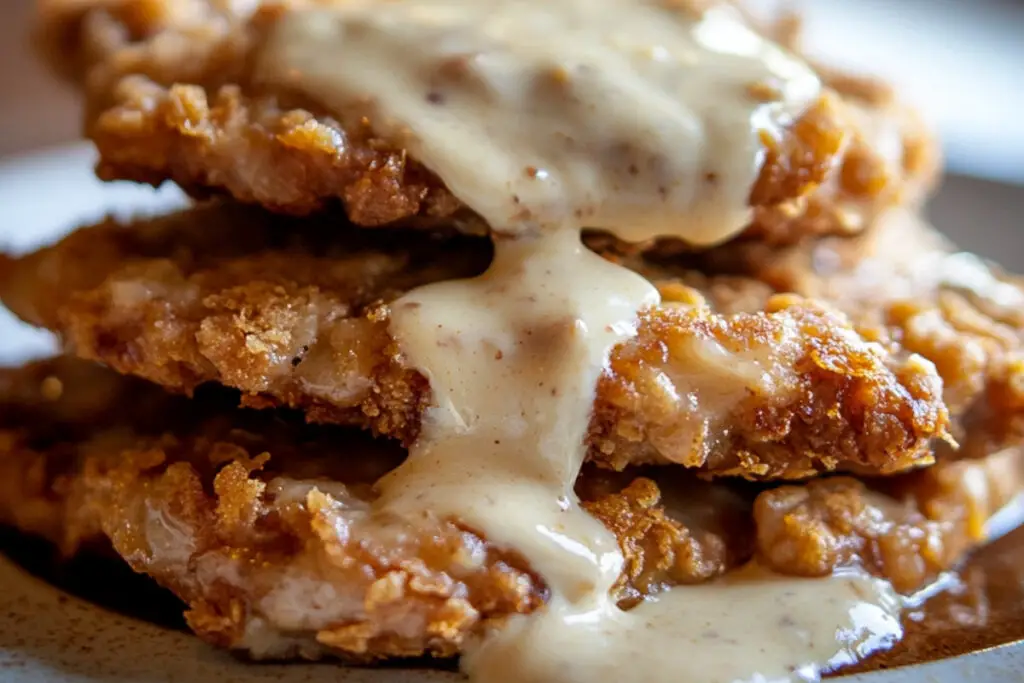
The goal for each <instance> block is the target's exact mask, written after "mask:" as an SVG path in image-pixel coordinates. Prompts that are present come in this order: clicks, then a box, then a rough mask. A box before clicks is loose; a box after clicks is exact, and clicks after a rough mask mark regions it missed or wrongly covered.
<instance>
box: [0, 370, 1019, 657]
mask: <svg viewBox="0 0 1024 683" xmlns="http://www.w3.org/2000/svg"><path fill="white" fill-rule="evenodd" d="M97 391H99V393H97ZM294 418H295V416H293V415H291V416H290V415H288V414H281V413H271V412H265V411H262V412H258V411H245V410H238V409H235V408H233V407H232V401H231V400H230V399H229V397H227V396H226V395H225V392H224V391H223V390H219V389H211V390H210V391H205V392H201V393H200V394H199V395H197V396H196V397H195V398H194V399H186V398H183V397H175V396H172V395H169V394H165V393H163V392H162V391H161V390H160V389H159V388H157V387H155V386H153V385H149V384H147V383H144V382H141V381H139V380H134V379H131V378H127V377H124V376H119V375H116V374H115V373H113V372H111V371H109V370H103V369H100V368H98V367H96V366H92V365H90V364H87V363H84V362H81V361H76V360H73V359H68V358H63V359H57V360H52V361H44V362H40V363H36V364H33V365H30V366H27V367H26V368H23V369H21V370H3V371H0V521H3V522H6V523H10V524H14V525H16V526H18V527H20V528H22V529H23V530H26V531H29V532H31V533H36V534H40V535H44V536H46V537H48V538H50V539H51V540H53V541H55V542H56V543H58V544H59V545H60V546H61V547H62V549H63V550H64V552H66V553H71V552H74V551H75V550H76V548H77V547H79V546H80V545H81V544H83V543H86V542H89V541H91V540H95V539H97V538H107V539H108V540H109V541H110V542H111V544H112V545H113V548H114V550H115V551H116V552H117V553H118V554H119V555H120V556H121V557H123V558H124V559H125V560H126V561H127V562H128V563H129V564H130V565H131V566H132V567H133V568H135V569H136V570H137V571H139V572H143V573H146V574H148V575H150V576H151V577H153V578H154V579H155V580H157V581H158V582H159V583H160V584H162V585H163V586H165V587H167V588H169V589H171V590H172V591H174V592H175V593H176V594H177V595H178V596H180V597H181V598H182V599H183V600H184V601H185V602H186V603H187V604H188V607H189V611H188V614H187V616H188V621H189V624H190V625H191V626H192V628H193V629H195V630H196V632H197V633H198V634H199V635H200V636H201V637H203V638H204V639H206V640H208V641H210V642H212V643H214V644H217V645H219V646H222V647H227V648H232V649H236V650H240V651H243V652H247V653H248V654H250V655H252V656H254V657H257V658H296V657H305V658H319V657H323V656H328V655H330V656H337V657H342V658H345V659H349V660H355V661H369V660H374V659H380V658H389V657H403V656H410V655H419V654H422V653H430V654H434V655H438V656H450V655H455V654H458V653H459V652H460V651H461V648H462V645H463V643H464V642H465V639H466V638H467V637H468V636H470V635H471V634H475V633H479V632H480V629H482V628H486V627H488V626H490V625H495V624H500V622H501V620H502V619H504V618H505V617H507V616H509V615H512V614H522V613H527V612H530V611H532V610H533V609H536V608H537V607H538V606H540V605H541V604H542V603H543V601H544V600H545V599H546V591H545V588H544V585H543V583H542V582H541V581H540V580H539V579H538V578H537V577H536V576H534V575H533V574H532V573H531V572H530V571H529V568H528V567H526V566H525V565H524V564H523V562H522V560H521V559H520V558H519V557H518V556H517V555H516V554H515V553H511V552H507V551H504V550H502V549H500V548H497V547H495V546H494V545H492V544H490V543H489V542H488V541H487V540H486V539H485V538H483V537H481V536H480V535H479V534H476V533H474V532H473V531H472V530H469V529H466V528H463V527H461V526H460V525H458V524H456V523H452V522H450V521H441V520H437V519H435V518H433V517H431V516H430V514H429V512H430V511H429V510H425V511H424V516H423V517H422V518H417V519H416V520H401V519H396V518H394V517H391V516H388V515H385V514H382V513H380V512H374V511H373V509H372V501H373V499H374V493H373V489H372V483H373V482H374V481H376V480H377V479H378V478H379V477H380V476H382V475H383V474H385V473H386V472H387V471H389V470H390V469H391V468H393V467H395V466H396V465H397V464H398V463H400V462H401V459H402V457H403V452H402V451H401V449H399V448H397V447H395V446H394V445H389V444H388V443H387V442H380V441H378V442H371V441H370V440H368V439H367V438H366V437H365V436H361V435H360V434H359V433H357V432H351V431H346V430H341V429H338V428H336V427H317V426H312V425H306V424H303V423H301V421H298V420H296V419H294ZM965 468H968V469H972V470H973V469H980V470H984V472H985V473H986V476H985V478H984V479H982V481H984V482H987V484H985V485H984V486H980V487H979V477H978V476H977V474H978V472H973V471H970V472H969V471H967V469H965ZM645 474H648V475H650V476H651V477H652V478H650V479H648V478H643V477H640V478H637V477H636V474H635V473H623V474H612V473H607V472H603V471H600V470H594V469H587V470H585V471H584V473H583V474H582V475H581V477H580V480H579V481H578V482H577V490H578V491H579V493H580V495H581V497H582V498H583V500H584V505H585V506H586V508H587V509H588V510H589V511H590V512H591V513H592V514H594V515H595V516H596V517H597V518H598V519H600V520H601V521H602V522H603V523H605V524H606V525H607V526H608V527H609V528H610V529H611V530H612V531H613V532H614V533H615V534H616V536H617V537H618V539H619V543H620V546H621V547H622V549H623V553H624V556H625V572H624V574H623V577H622V578H621V580H620V582H619V584H618V586H617V591H618V597H619V598H620V601H621V602H622V604H623V605H624V606H626V607H629V606H631V605H633V604H635V603H636V602H637V601H638V600H640V599H642V598H643V597H644V596H647V595H650V594H652V593H656V592H658V591H660V590H663V589H665V588H668V587H670V586H673V585H678V584H692V583H698V582H701V581H705V580H707V579H709V578H713V577H715V576H718V575H721V574H722V573H724V572H728V571H730V570H732V569H734V568H737V567H739V566H740V565H742V564H744V563H745V562H747V561H748V560H750V559H751V557H752V556H753V555H754V554H755V538H756V542H757V546H756V552H757V557H758V558H759V561H761V562H762V563H765V564H767V565H768V566H770V567H772V568H774V569H775V570H776V571H779V572H783V573H790V574H796V575H817V574H819V573H827V572H828V571H831V570H832V569H833V568H837V567H840V566H849V565H857V564H859V565H862V566H863V567H865V568H866V569H868V570H869V571H871V572H874V573H876V574H878V575H880V576H884V577H888V578H890V579H892V580H893V581H895V582H897V585H899V586H900V587H901V588H902V589H905V590H910V589H913V588H916V587H918V586H919V585H921V583H922V582H924V581H926V580H928V579H929V578H932V577H933V576H934V573H935V572H936V571H939V570H942V569H946V568H948V567H949V566H950V565H951V563H953V562H955V561H956V560H958V559H959V557H961V556H962V554H963V552H965V551H966V550H967V549H969V548H970V547H972V546H973V545H975V544H976V543H978V542H979V541H980V539H981V538H982V535H983V534H982V523H983V522H984V521H985V519H986V518H987V517H988V516H989V515H990V514H991V513H992V512H993V511H994V510H995V509H996V508H997V507H998V505H999V504H1000V501H1005V500H1007V499H1008V498H1009V496H1010V495H1012V494H1014V493H1016V492H1017V491H1019V490H1020V489H1021V484H1022V482H1021V474H1022V469H1021V458H1020V456H1019V455H1018V454H1014V455H1013V456H1010V455H1003V456H999V458H993V459H990V460H986V461H969V462H968V461H959V462H957V461H948V462H943V463H940V464H938V465H936V466H935V467H934V468H932V469H931V470H926V471H923V472H915V473H911V474H908V475H901V476H898V477H894V478H891V479H889V480H886V481H884V482H874V483H872V484H871V485H870V489H868V488H865V487H864V486H862V485H860V484H859V483H856V482H852V480H847V479H845V478H840V479H833V480H824V481H820V482H819V481H815V482H812V483H811V484H810V485H808V487H807V488H803V487H793V486H785V487H783V488H780V489H770V488H769V489H764V488H763V487H755V486H751V485H743V486H733V485H727V484H723V483H721V482H717V481H716V482H714V483H707V482H702V481H698V480H696V479H694V478H692V477H688V476H686V475H685V473H681V472H680V471H679V470H673V469H667V468H660V469H659V470H657V471H654V470H648V471H647V472H645ZM851 482H852V483H851ZM751 504H753V510H754V512H753V514H752V513H751ZM867 505H870V506H874V508H873V509H870V510H867V511H866V512H865V510H866V508H865V506H867ZM850 520H854V521H853V522H850ZM916 529H924V530H925V531H926V532H927V536H926V538H927V540H928V543H920V542H916V540H919V539H918V537H916V536H914V530H916ZM893 530H895V531H893ZM872 534H874V535H872ZM889 536H893V537H896V538H899V539H911V540H912V541H914V542H908V543H889V544H888V545H887V546H886V548H885V552H884V553H880V552H878V551H877V547H878V545H879V544H883V545H884V544H885V539H886V538H888V537H889ZM879 539H881V540H879ZM794 547H795V548H797V549H798V550H797V552H790V551H791V550H792V548H794ZM324 595H330V596H331V598H330V600H327V601H324V600H323V597H322V596H324Z"/></svg>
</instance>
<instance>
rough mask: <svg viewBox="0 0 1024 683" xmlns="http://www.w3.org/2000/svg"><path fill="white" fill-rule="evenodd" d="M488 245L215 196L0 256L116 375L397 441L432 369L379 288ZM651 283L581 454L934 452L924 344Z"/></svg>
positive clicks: (890, 465) (459, 263) (721, 460)
mask: <svg viewBox="0 0 1024 683" xmlns="http://www.w3.org/2000/svg"><path fill="white" fill-rule="evenodd" d="M490 254H491V250H490V244H489V241H488V240H487V239H484V238H472V237H464V236H463V237H456V238H454V239H449V240H441V239H438V238H436V237H432V236H430V235H426V234H423V233H422V232H416V231H412V232H409V231H406V232H397V233H396V232H391V231H383V230H376V231H359V230H348V231H339V230H337V229H335V228H334V227H333V225H330V224H327V225H325V224H324V223H323V222H320V221H318V220H315V219H312V218H303V219H290V218H286V217H282V216H274V215H272V214H269V213H267V212H265V211H262V210H260V209H258V208H253V207H244V206H238V205H234V204H228V205H209V206H206V207H203V208H198V209H194V210H190V211H186V212H182V213H179V214H175V215H171V216H167V217H164V218H159V219H156V220H153V221H149V222H140V223H137V224H134V225H128V226H122V225H119V224H117V223H115V222H106V223H103V224H100V225H98V226H95V227H93V228H87V229H83V230H80V231H78V232H76V233H74V234H72V235H71V236H70V237H68V238H67V239H65V240H64V241H63V242H61V243H60V244H58V245H57V246H55V247H52V248H49V249H44V250H42V251H39V252H37V253H35V254H33V255H30V256H27V257H24V258H22V259H18V260H11V259H9V260H6V261H0V298H2V300H3V301H4V303H5V304H6V305H7V306H8V307H9V308H11V310H13V311H14V312H15V313H16V314H18V315H19V316H21V317H22V318H23V319H25V320H27V321H29V322H32V323H34V324H37V325H43V326H46V327H49V328H50V329H53V330H55V331H57V332H58V333H59V334H60V335H61V336H62V337H63V339H64V341H65V343H66V345H67V348H68V349H69V350H70V351H71V352H72V353H74V354H77V355H79V356H80V357H82V358H87V359H90V360H98V361H101V362H103V363H105V364H107V365H109V366H111V367H112V368H114V369H116V370H118V371H120V372H124V373H130V374H136V375H139V376H141V377H144V378H146V379H149V380H152V381H154V382H157V383H159V384H162V385H164V386H165V387H168V388H170V389H172V390H175V391H182V392H186V393H188V392H191V391H193V390H194V389H195V388H196V387H197V386H199V385H200V384H202V383H205V382H211V381H212V382H219V383H221V384H225V385H227V386H230V387H233V388H236V389H240V390H241V391H242V392H243V401H244V403H245V404H246V405H249V406H270V405H283V406H290V407H295V408H301V409H304V410H305V411H306V415H307V417H308V419H310V420H312V421H318V422H335V423H345V424H359V425H362V426H366V427H369V428H371V429H373V430H374V431H375V432H376V433H378V434H386V435H390V436H394V437H397V438H399V439H400V440H402V441H403V442H404V443H406V444H408V443H410V442H411V441H412V440H413V439H414V438H415V436H416V434H417V430H418V428H419V418H420V415H421V413H422V411H423V410H424V408H425V407H426V405H427V402H428V401H429V386H428V383H427V381H426V379H425V378H424V377H423V376H422V375H420V374H419V373H418V372H416V371H415V370H413V369H411V368H409V367H408V366H407V365H405V364H404V362H403V359H402V356H401V353H400V350H399V349H398V348H397V345H396V344H395V342H394V340H393V339H392V338H391V337H390V335H389V333H388V316H389V311H388V305H387V304H388V302H389V301H391V300H393V299H394V298H395V297H397V296H398V295H400V294H401V293H402V292H404V291H407V290H408V289H410V288H412V287H415V286H417V285H421V284H424V283H427V282H433V281H438V280H442V279H451V278H455V277H465V276H469V275H473V274H475V273H479V272H481V271H483V270H484V269H485V267H486V265H487V263H488V260H489V258H490ZM625 265H627V266H630V267H635V268H637V269H640V270H643V269H644V268H645V267H646V262H645V261H643V260H632V261H627V262H625ZM685 274H686V273H685V272H683V275H684V276H685ZM661 285H662V288H663V289H664V290H665V291H666V292H667V293H668V295H669V299H671V300H670V301H669V302H668V303H666V304H665V305H663V306H660V307H657V308H654V309H651V310H647V311H644V312H642V313H641V315H640V319H639V332H638V334H637V336H636V337H635V338H634V339H632V340H630V341H628V342H625V343H623V344H621V345H619V346H618V347H617V348H616V349H614V350H613V353H612V357H611V360H610V364H609V369H608V371H607V372H606V373H605V375H604V376H603V378H602V379H601V381H600V383H599V386H598V392H597V393H598V396H597V402H596V405H595V411H594V418H593V420H592V424H591V429H590V435H589V444H590V460H592V461H594V462H597V463H599V464H602V465H604V466H608V467H612V468H615V469H622V468H624V467H626V466H627V465H637V464H643V463H679V464H682V465H684V466H686V467H690V468H699V469H701V470H702V471H704V472H706V473H711V474H716V475H726V474H734V475H741V476H744V477H748V478H752V479H771V478H801V477H805V476H809V475H813V474H816V473H818V472H820V471H831V470H836V469H840V470H845V471H854V472H870V473H880V474H884V473H891V472H896V471H901V470H905V469H908V468H910V467H914V466H918V465H921V464H927V463H929V462H931V459H932V450H931V446H930V441H931V440H932V439H934V438H942V437H944V436H945V434H946V426H947V422H948V415H947V412H946V409H945V406H944V405H943V402H942V398H941V395H942V384H941V381H939V379H938V376H937V375H936V373H935V369H934V367H933V366H932V365H931V363H929V362H928V361H926V360H923V359H922V358H920V357H918V356H914V355H909V354H905V353H902V352H901V351H899V350H898V349H895V350H892V351H889V352H886V351H884V350H883V348H882V347H881V346H880V345H878V344H873V343H869V342H867V341H865V340H864V339H863V338H862V337H860V336H859V335H858V334H857V333H856V332H855V331H854V330H853V329H852V327H851V326H850V325H849V323H848V322H847V321H846V320H845V318H844V317H843V316H842V315H841V314H838V313H835V312H833V311H830V310H828V309H826V308H824V307H822V306H820V305H818V304H815V303H813V302H810V301H804V300H799V299H795V298H792V297H782V298H775V299H768V300H766V302H765V304H764V307H763V309H761V310H759V311H757V312H752V313H741V314H735V315H721V314H718V313H716V312H714V311H713V310H712V309H711V308H709V307H708V306H706V305H704V304H703V303H702V301H701V296H700V294H699V293H698V292H697V290H694V289H692V288H686V287H683V286H680V285H678V276H672V278H671V279H670V278H666V279H663V280H662V281H661ZM709 291H710V290H709Z"/></svg>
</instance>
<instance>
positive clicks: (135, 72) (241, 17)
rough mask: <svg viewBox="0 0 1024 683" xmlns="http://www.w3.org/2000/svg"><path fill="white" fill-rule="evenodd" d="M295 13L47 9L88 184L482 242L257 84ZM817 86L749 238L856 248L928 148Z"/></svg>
mask: <svg viewBox="0 0 1024 683" xmlns="http://www.w3.org/2000/svg"><path fill="white" fill-rule="evenodd" d="M303 4H305V3H303V2H302V0H274V1H271V0H263V1H262V2H251V3H250V2H247V3H231V2H222V1H218V0H188V1H187V2H180V1H178V0H92V1H91V2H90V1H88V0H85V1H83V0H49V2H44V3H43V5H42V16H41V24H42V29H41V34H42V42H43V44H44V46H45V49H46V51H47V53H48V54H49V55H50V56H51V58H52V59H51V61H53V62H55V63H56V64H57V66H58V68H59V69H60V70H62V71H64V72H65V73H69V74H72V75H75V76H76V78H77V79H78V80H79V81H80V82H82V84H83V88H84V91H85V95H86V102H87V112H88V113H87V116H86V130H87V133H88V135H89V137H90V138H91V139H93V140H94V141H95V143H96V145H97V147H98V149H99V152H100V162H99V166H98V173H99V175H100V176H101V177H102V178H105V179H129V180H135V181H140V182H146V183H153V184H159V183H161V182H164V181H167V180H170V181H173V182H175V183H177V184H179V185H181V186H182V187H184V188H185V189H186V190H188V191H190V192H192V193H193V194H196V195H200V196H202V195H207V194H209V193H228V194H231V195H232V196H234V197H235V198H237V199H240V200H242V201H246V202H257V203H260V204H262V205H264V206H266V207H268V208H271V209H274V210H277V211H283V212H289V213H295V214H306V213H309V212H312V211H317V210H320V209H322V208H324V207H325V206H329V205H332V204H335V203H338V202H340V203H341V204H342V205H343V206H344V207H345V209H346V211H347V213H348V216H349V218H350V219H351V220H352V221H353V222H354V223H356V224H359V225H366V226H376V225H383V224H390V223H394V222H396V221H403V222H405V223H410V222H411V223H415V224H426V225H428V226H430V225H433V224H434V223H435V222H436V221H437V220H438V219H439V218H446V219H449V220H452V219H455V220H456V221H457V222H458V223H459V225H460V227H462V228H463V229H466V230H471V231H479V230H482V229H484V226H483V224H482V222H481V221H480V220H479V219H477V218H475V216H474V215H473V214H472V213H471V212H469V211H468V210H467V209H465V207H463V206H462V204H461V202H459V201H458V200H456V199H455V198H454V197H452V196H451V194H450V193H449V192H448V191H447V189H446V188H445V187H444V185H443V183H442V182H441V181H440V180H439V179H438V178H436V177H435V176H434V175H433V174H431V173H430V172H429V171H427V170H425V169H424V168H422V167H421V166H420V165H419V164H418V163H417V162H416V161H415V160H414V159H411V158H409V157H408V155H407V154H406V153H405V151H404V150H402V149H396V148H395V147H394V146H392V145H389V144H388V143H387V142H386V141H383V140H380V139H377V138H375V137H374V135H373V131H372V129H370V128H366V127H365V126H364V127H362V128H360V129H358V130H355V129H348V130H346V129H345V128H343V126H342V125H341V124H340V123H339V122H338V120H337V118H336V117H334V116H332V115H331V113H329V112H328V111H327V110H326V109H325V108H324V107H323V106H321V105H320V104H318V103H317V102H315V101H309V99H308V98H307V97H300V96H297V95H296V93H294V92H287V91H282V90H274V89H271V88H269V87H268V85H267V84H266V83H265V82H262V81H261V80H260V78H259V74H258V73H255V64H256V62H257V61H258V59H257V57H258V55H259V54H260V50H261V49H262V48H263V45H264V43H265V42H266V36H267V34H268V31H269V29H270V27H271V26H272V25H273V23H274V22H275V21H277V20H278V19H279V18H280V16H281V15H282V13H283V12H286V11H294V10H295V8H297V7H300V6H302V5H303ZM703 4H707V3H703ZM824 75H825V76H826V81H827V82H828V84H829V85H831V86H832V87H831V88H829V89H827V92H826V94H825V96H824V97H823V98H822V99H821V100H820V101H819V102H818V103H817V104H816V105H814V106H812V107H811V108H810V109H809V110H808V111H807V112H806V113H805V114H804V115H803V116H802V117H800V118H799V119H798V120H797V121H795V122H794V123H793V124H792V125H791V126H789V127H788V128H786V129H785V130H784V131H781V132H779V131H765V135H764V140H765V146H766V153H765V161H764V163H763V166H762V168H761V173H760V177H759V179H758V181H757V182H756V183H755V185H754V187H753V189H752V192H751V195H750V205H751V206H752V207H753V208H754V216H753V220H752V223H751V225H750V227H749V229H748V233H749V234H750V235H751V236H754V237H757V238H759V239H762V240H765V241H769V242H780V241H792V240H793V239H795V238H798V237H799V236H801V235H804V234H808V233H811V234H819V233H850V232H857V231H859V230H861V229H862V228H863V227H864V226H865V225H868V224H870V222H871V220H872V218H873V217H874V215H875V214H876V213H877V212H878V211H879V210H880V209H882V208H884V207H886V206H889V205H892V204H895V203H899V202H902V203H907V204H914V203H917V202H919V201H921V200H922V198H923V197H924V195H925V194H926V193H927V191H928V190H929V189H930V187H931V185H932V184H933V182H934V179H935V177H936V175H937V171H938V167H939V162H938V155H937V152H936V149H937V146H936V144H935V142H934V140H933V139H932V138H931V137H930V135H929V134H928V133H927V132H926V131H925V129H924V127H923V126H922V124H921V122H920V121H919V120H918V119H917V117H916V116H915V115H914V114H913V113H911V112H909V111H908V110H907V109H906V108H905V107H903V106H901V105H899V104H898V103H896V102H894V101H892V98H890V97H880V96H878V90H879V89H878V88H876V89H870V88H865V87H863V86H862V85H860V84H861V82H860V81H857V80H855V79H850V78H846V77H841V76H833V75H832V74H830V73H825V74H824ZM361 125H363V124H361ZM893 139H896V140H898V141H899V144H898V145H896V146H895V152H894V151H893V147H894V146H893V145H892V140H893Z"/></svg>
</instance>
